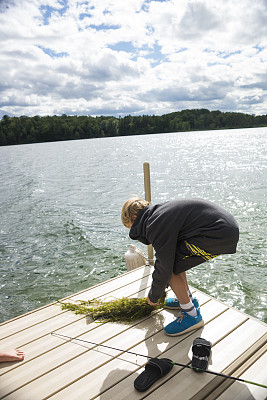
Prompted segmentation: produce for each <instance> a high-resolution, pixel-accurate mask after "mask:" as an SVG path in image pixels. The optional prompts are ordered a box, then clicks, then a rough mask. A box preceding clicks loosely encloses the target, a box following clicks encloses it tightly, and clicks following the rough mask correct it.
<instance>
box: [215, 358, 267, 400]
mask: <svg viewBox="0 0 267 400" xmlns="http://www.w3.org/2000/svg"><path fill="white" fill-rule="evenodd" d="M266 366H267V352H266V351H265V353H264V354H263V355H262V356H261V357H260V358H259V359H258V360H257V361H256V362H254V364H253V365H252V366H251V367H250V368H249V369H247V370H246V372H244V373H243V374H242V375H240V376H239V377H240V378H241V379H245V380H248V381H252V382H256V383H260V384H262V385H267V374H266ZM266 397H267V390H266V389H264V388H261V387H259V386H254V385H251V384H248V383H240V382H235V383H234V384H233V385H231V386H230V388H228V389H227V390H225V391H224V393H223V394H222V395H221V396H219V397H217V399H218V400H229V399H235V400H265V399H266Z"/></svg>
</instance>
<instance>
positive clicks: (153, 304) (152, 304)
mask: <svg viewBox="0 0 267 400" xmlns="http://www.w3.org/2000/svg"><path fill="white" fill-rule="evenodd" d="M146 301H147V302H148V304H149V305H151V306H157V305H158V303H152V301H150V298H149V297H148V296H147V298H146Z"/></svg>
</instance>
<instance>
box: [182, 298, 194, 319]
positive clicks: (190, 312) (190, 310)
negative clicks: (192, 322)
mask: <svg viewBox="0 0 267 400" xmlns="http://www.w3.org/2000/svg"><path fill="white" fill-rule="evenodd" d="M180 306H181V309H182V310H183V311H185V312H186V313H187V314H188V315H191V316H192V317H196V316H197V310H196V308H195V306H194V304H193V303H192V301H191V300H190V301H189V303H187V304H181V303H180Z"/></svg>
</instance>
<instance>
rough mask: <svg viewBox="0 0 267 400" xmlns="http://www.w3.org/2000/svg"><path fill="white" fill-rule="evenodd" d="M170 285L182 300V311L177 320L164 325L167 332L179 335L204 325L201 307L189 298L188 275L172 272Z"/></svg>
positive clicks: (180, 300)
mask: <svg viewBox="0 0 267 400" xmlns="http://www.w3.org/2000/svg"><path fill="white" fill-rule="evenodd" d="M169 285H170V287H171V288H172V290H173V292H174V293H175V295H176V297H177V298H178V300H179V302H180V306H181V309H182V313H181V314H178V318H177V319H176V320H175V321H173V322H171V323H170V324H168V325H167V326H165V327H164V330H165V333H166V334H167V335H171V336H177V335H182V334H183V333H186V332H188V331H191V330H195V329H198V328H200V327H201V326H203V320H202V316H201V314H200V312H199V309H196V308H195V306H194V304H193V302H192V301H191V300H190V298H189V294H188V290H189V288H188V284H187V280H186V275H185V274H184V273H181V274H177V275H175V274H172V277H171V280H170V282H169Z"/></svg>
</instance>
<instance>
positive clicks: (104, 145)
mask: <svg viewBox="0 0 267 400" xmlns="http://www.w3.org/2000/svg"><path fill="white" fill-rule="evenodd" d="M266 138H267V128H256V129H242V130H241V129H240V130H224V131H207V132H182V133H169V134H159V135H144V136H132V137H118V138H101V139H91V140H80V141H68V142H56V143H42V144H31V145H21V146H10V147H1V148H0V181H1V194H0V200H1V205H0V217H1V219H0V233H1V237H0V274H1V275H0V276H1V282H0V322H2V321H5V320H7V319H10V318H13V317H15V316H17V315H19V314H22V313H25V312H27V311H29V310H32V309H35V308H37V307H40V306H42V305H44V304H48V303H50V302H52V301H54V300H57V299H60V298H63V297H65V296H67V295H69V294H71V293H75V292H77V291H80V290H82V289H85V288H87V287H89V286H92V285H95V284H98V283H100V282H103V281H105V280H107V279H109V278H113V277H115V276H117V275H119V274H121V273H123V272H125V271H126V268H125V262H124V253H125V252H126V250H127V249H128V246H129V244H131V243H132V241H131V240H130V239H129V237H128V230H127V229H126V228H124V227H123V225H122V224H121V221H120V211H121V206H122V204H123V202H124V201H125V200H127V199H128V198H129V197H130V196H131V195H132V194H135V193H137V194H140V195H141V196H143V195H144V189H143V162H145V161H147V162H149V163H150V170H151V186H152V202H153V203H154V204H155V203H157V202H163V201H166V200H170V199H176V198H181V197H202V198H206V199H209V200H211V201H214V202H216V203H218V204H219V205H221V206H223V207H225V208H226V209H228V210H229V211H230V212H231V213H232V214H233V215H234V216H235V218H236V219H237V221H238V223H239V225H240V242H239V245H238V252H237V254H234V255H224V256H220V257H218V258H216V259H214V260H213V261H211V262H209V263H204V264H202V265H200V266H198V267H196V268H194V269H192V270H191V271H189V272H188V278H189V281H190V283H191V284H192V285H193V286H195V287H197V288H198V289H200V290H203V291H204V292H206V293H208V294H210V295H212V296H214V297H216V298H218V299H220V300H222V301H224V302H226V303H228V304H229V305H231V306H234V307H235V308H237V309H239V310H241V311H245V312H246V313H248V314H250V315H252V316H255V317H256V318H259V319H261V320H263V321H265V322H267V312H266V258H267V257H266V236H267V228H266V224H267V218H266V148H267V143H266V141H267V140H266ZM134 244H136V243H134ZM137 245H138V247H140V248H143V249H144V247H142V245H139V244H137Z"/></svg>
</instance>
